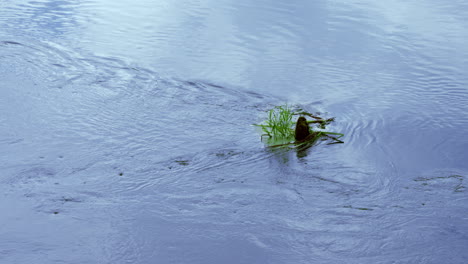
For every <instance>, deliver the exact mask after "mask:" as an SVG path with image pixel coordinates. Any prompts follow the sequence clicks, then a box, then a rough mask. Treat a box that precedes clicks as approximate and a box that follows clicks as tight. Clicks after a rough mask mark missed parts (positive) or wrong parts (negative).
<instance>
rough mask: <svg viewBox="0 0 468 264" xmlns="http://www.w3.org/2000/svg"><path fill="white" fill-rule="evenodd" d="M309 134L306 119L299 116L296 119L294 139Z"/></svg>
mask: <svg viewBox="0 0 468 264" xmlns="http://www.w3.org/2000/svg"><path fill="white" fill-rule="evenodd" d="M309 135H310V130H309V124H308V123H307V119H305V117H303V116H301V117H299V118H298V119H297V122H296V133H295V135H294V137H295V138H296V140H303V139H305V138H307V137H308V136H309Z"/></svg>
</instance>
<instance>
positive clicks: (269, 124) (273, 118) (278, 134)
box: [255, 104, 344, 146]
mask: <svg viewBox="0 0 468 264" xmlns="http://www.w3.org/2000/svg"><path fill="white" fill-rule="evenodd" d="M298 115H300V116H308V117H311V118H313V119H314V120H309V121H307V122H308V123H309V124H310V125H311V126H310V132H311V134H312V133H315V135H316V136H315V137H312V138H311V141H314V142H315V141H317V140H318V139H319V138H328V139H331V140H333V142H332V143H330V144H334V143H343V141H341V140H339V138H341V137H343V136H344V135H343V134H341V133H335V132H327V131H321V130H316V131H315V130H313V129H312V125H316V127H317V128H319V129H326V126H327V125H328V124H330V123H331V122H333V121H334V118H328V119H323V118H321V117H319V116H316V115H312V114H311V113H308V112H305V111H302V110H299V111H297V112H295V111H294V110H293V108H292V107H291V106H289V105H287V104H286V105H282V106H275V107H274V108H273V109H271V110H269V111H268V119H267V120H265V121H264V122H263V123H261V124H255V126H258V127H261V129H262V131H263V133H264V135H263V136H268V137H269V142H270V143H273V144H278V143H282V144H279V145H277V146H281V145H288V144H291V143H290V142H291V141H294V131H295V125H296V118H295V117H294V116H298ZM284 142H287V143H284Z"/></svg>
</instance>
